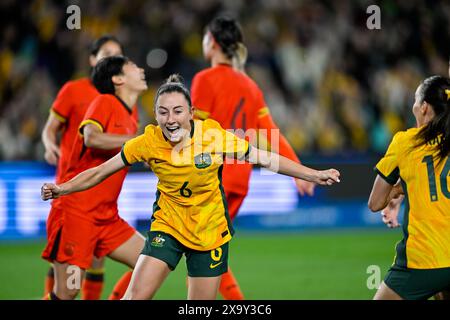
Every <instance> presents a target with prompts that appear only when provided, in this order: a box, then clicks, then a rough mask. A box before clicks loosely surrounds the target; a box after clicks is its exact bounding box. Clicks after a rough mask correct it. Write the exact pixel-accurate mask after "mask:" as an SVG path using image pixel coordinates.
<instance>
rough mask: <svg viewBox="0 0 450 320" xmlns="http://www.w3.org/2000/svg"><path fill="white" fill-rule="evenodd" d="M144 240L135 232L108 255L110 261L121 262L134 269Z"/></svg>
mask: <svg viewBox="0 0 450 320" xmlns="http://www.w3.org/2000/svg"><path fill="white" fill-rule="evenodd" d="M144 244H145V238H144V237H143V236H142V235H141V234H140V233H139V232H137V231H135V233H134V234H133V235H132V236H131V238H129V239H128V240H126V241H125V242H124V243H122V244H121V245H120V246H119V247H117V249H115V250H114V251H112V252H111V253H110V254H109V257H110V258H111V259H114V260H116V261H119V262H122V263H124V264H126V265H128V266H129V267H130V268H134V266H135V265H136V262H137V260H138V258H139V255H140V253H141V251H142V249H143V248H144Z"/></svg>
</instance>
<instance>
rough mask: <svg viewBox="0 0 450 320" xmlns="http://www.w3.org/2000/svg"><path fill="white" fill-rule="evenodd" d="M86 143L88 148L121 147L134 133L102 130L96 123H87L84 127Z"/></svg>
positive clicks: (105, 148)
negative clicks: (114, 132)
mask: <svg viewBox="0 0 450 320" xmlns="http://www.w3.org/2000/svg"><path fill="white" fill-rule="evenodd" d="M82 130H83V137H84V144H85V145H86V147H88V148H96V149H103V150H111V149H116V148H120V147H121V146H122V145H123V144H124V143H125V142H127V141H128V140H130V139H132V138H134V137H135V136H134V135H122V134H112V133H106V132H102V131H101V130H100V129H99V128H98V127H97V126H96V125H93V124H90V123H89V124H86V125H84V126H83V127H82Z"/></svg>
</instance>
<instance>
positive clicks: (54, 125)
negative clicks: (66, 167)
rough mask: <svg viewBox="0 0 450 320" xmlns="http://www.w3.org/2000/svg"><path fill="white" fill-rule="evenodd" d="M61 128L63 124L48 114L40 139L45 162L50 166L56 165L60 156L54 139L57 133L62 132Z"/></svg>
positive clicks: (51, 114)
mask: <svg viewBox="0 0 450 320" xmlns="http://www.w3.org/2000/svg"><path fill="white" fill-rule="evenodd" d="M63 126H64V124H63V123H62V122H61V121H59V120H58V119H57V118H56V117H55V116H54V115H53V113H51V112H50V115H49V116H48V118H47V122H46V123H45V127H44V130H43V131H42V135H41V139H42V143H43V144H44V148H45V154H44V158H45V161H47V162H48V163H49V164H52V165H56V164H57V163H58V158H59V156H60V150H59V146H58V144H57V141H56V137H57V134H58V132H59V131H61V130H62V128H63Z"/></svg>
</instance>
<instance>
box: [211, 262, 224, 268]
mask: <svg viewBox="0 0 450 320" xmlns="http://www.w3.org/2000/svg"><path fill="white" fill-rule="evenodd" d="M222 263H223V261H221V262H219V263H216V264H213V263H211V264H210V265H209V268H210V269H214V268H215V267H218V266H220V265H221V264H222Z"/></svg>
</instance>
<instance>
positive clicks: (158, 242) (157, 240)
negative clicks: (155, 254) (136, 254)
mask: <svg viewBox="0 0 450 320" xmlns="http://www.w3.org/2000/svg"><path fill="white" fill-rule="evenodd" d="M164 242H166V239H164V238H163V237H161V235H160V234H158V236H156V237H154V238H153V240H152V243H151V245H152V246H153V247H162V246H164Z"/></svg>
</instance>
